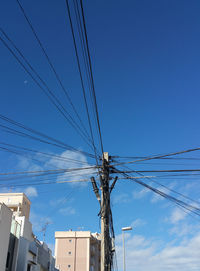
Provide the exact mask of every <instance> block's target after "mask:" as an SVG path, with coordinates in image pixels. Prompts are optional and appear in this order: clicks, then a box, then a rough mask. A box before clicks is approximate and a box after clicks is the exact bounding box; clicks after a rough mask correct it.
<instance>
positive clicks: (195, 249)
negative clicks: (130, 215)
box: [116, 233, 200, 271]
mask: <svg viewBox="0 0 200 271" xmlns="http://www.w3.org/2000/svg"><path fill="white" fill-rule="evenodd" d="M116 249H117V255H118V265H119V270H121V269H122V255H123V248H122V243H121V242H120V243H117V246H116ZM199 250H200V233H197V234H196V235H195V236H193V237H191V238H190V239H187V242H183V243H179V244H176V245H173V244H171V243H164V246H163V244H162V246H161V245H160V242H159V241H157V240H156V239H153V238H152V239H148V238H145V237H144V236H141V235H136V236H133V237H130V236H129V238H128V240H126V266H127V271H132V270H136V271H143V270H149V271H160V270H163V271H177V270H182V271H188V270H190V271H196V270H198V269H199V266H200V258H199Z"/></svg>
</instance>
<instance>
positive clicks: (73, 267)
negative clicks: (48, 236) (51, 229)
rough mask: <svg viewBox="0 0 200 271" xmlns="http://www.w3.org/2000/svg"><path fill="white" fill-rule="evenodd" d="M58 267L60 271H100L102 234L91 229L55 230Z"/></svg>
mask: <svg viewBox="0 0 200 271" xmlns="http://www.w3.org/2000/svg"><path fill="white" fill-rule="evenodd" d="M55 241H56V243H55V257H56V267H57V268H59V270H60V271H80V270H81V271H100V245H101V241H100V235H99V234H98V233H91V232H90V231H58V232H55Z"/></svg>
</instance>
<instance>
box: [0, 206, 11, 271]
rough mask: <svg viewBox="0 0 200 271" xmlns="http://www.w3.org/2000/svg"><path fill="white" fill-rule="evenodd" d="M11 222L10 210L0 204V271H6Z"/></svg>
mask: <svg viewBox="0 0 200 271" xmlns="http://www.w3.org/2000/svg"><path fill="white" fill-rule="evenodd" d="M11 221H12V212H11V210H10V209H9V208H8V207H7V206H6V205H5V204H3V203H0V271H5V270H6V265H7V264H6V259H7V253H8V247H9V240H10V228H11Z"/></svg>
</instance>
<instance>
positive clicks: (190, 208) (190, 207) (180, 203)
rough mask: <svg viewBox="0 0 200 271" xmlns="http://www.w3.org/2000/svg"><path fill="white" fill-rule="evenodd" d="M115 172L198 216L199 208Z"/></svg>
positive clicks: (199, 213) (126, 175) (199, 214)
mask: <svg viewBox="0 0 200 271" xmlns="http://www.w3.org/2000/svg"><path fill="white" fill-rule="evenodd" d="M116 171H118V173H120V174H122V175H124V176H125V177H127V179H130V180H132V181H133V182H135V183H137V184H140V185H142V186H143V187H145V188H147V189H149V190H151V191H153V192H154V193H156V194H158V195H160V196H162V197H164V198H166V199H168V200H169V201H172V202H173V203H175V204H177V205H178V206H180V207H181V208H183V209H185V210H187V211H189V212H192V213H193V214H195V215H198V216H200V208H198V207H196V206H193V205H191V204H188V203H186V202H184V201H182V200H180V199H177V198H175V197H173V196H170V195H168V194H166V193H164V192H163V191H161V190H159V189H157V188H154V187H152V186H151V185H149V184H146V183H144V182H143V181H141V180H139V179H134V177H132V176H129V175H128V174H126V173H123V171H122V172H121V171H120V170H117V169H116Z"/></svg>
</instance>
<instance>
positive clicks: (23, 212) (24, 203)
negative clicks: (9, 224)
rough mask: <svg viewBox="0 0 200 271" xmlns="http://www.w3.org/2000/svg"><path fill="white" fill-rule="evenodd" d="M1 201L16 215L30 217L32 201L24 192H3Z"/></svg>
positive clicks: (0, 197) (0, 195)
mask: <svg viewBox="0 0 200 271" xmlns="http://www.w3.org/2000/svg"><path fill="white" fill-rule="evenodd" d="M0 202H2V203H4V204H5V205H6V206H8V208H10V209H11V210H12V211H13V213H14V215H15V214H16V215H17V216H25V217H26V218H27V219H29V214H30V205H31V203H30V201H29V199H28V198H27V197H26V195H25V194H24V193H1V194H0Z"/></svg>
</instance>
